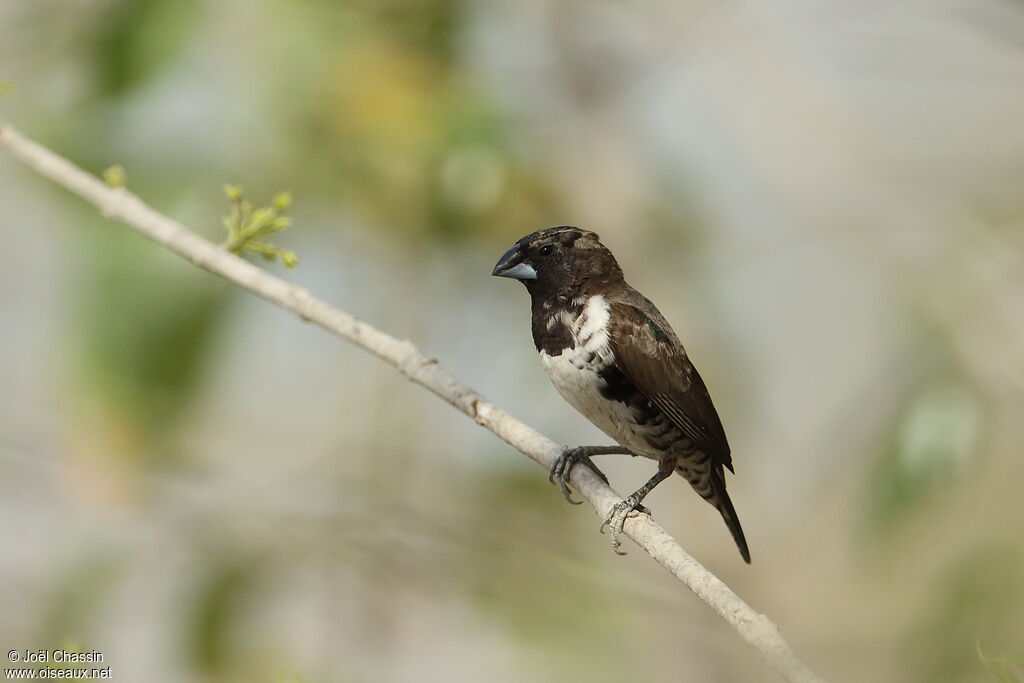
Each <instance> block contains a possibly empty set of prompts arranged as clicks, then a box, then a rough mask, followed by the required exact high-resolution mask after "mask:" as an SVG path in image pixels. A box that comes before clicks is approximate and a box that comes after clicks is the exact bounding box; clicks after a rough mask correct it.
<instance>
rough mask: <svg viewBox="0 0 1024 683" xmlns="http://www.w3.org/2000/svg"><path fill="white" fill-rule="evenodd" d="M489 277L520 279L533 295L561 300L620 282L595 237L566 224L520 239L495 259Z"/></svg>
mask: <svg viewBox="0 0 1024 683" xmlns="http://www.w3.org/2000/svg"><path fill="white" fill-rule="evenodd" d="M491 275H496V276H497V277H510V278H513V279H516V280H520V281H521V282H522V283H523V284H524V285H526V288H527V289H528V290H529V291H530V294H532V295H537V294H541V295H550V296H562V297H566V296H568V297H574V296H578V295H580V294H581V293H582V291H583V290H584V289H585V288H587V287H588V286H600V285H608V284H612V283H616V282H620V281H621V280H622V270H621V269H620V268H619V264H618V263H617V262H616V261H615V257H614V256H612V253H611V252H610V251H608V248H607V247H605V246H604V245H603V244H601V241H600V240H599V239H598V236H597V235H596V234H595V233H593V232H590V231H589V230H582V229H580V228H574V227H572V226H568V225H563V226H559V227H556V228H547V229H545V230H538V231H537V232H534V233H530V234H529V235H527V236H526V237H524V238H522V239H521V240H519V241H518V242H516V243H515V245H514V246H513V247H512V248H511V249H509V250H508V251H506V252H505V254H504V255H503V256H502V257H501V258H500V259H499V260H498V263H497V265H495V266H494V270H493V271H492V272H491Z"/></svg>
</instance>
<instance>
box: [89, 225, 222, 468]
mask: <svg viewBox="0 0 1024 683" xmlns="http://www.w3.org/2000/svg"><path fill="white" fill-rule="evenodd" d="M85 242H87V243H88V244H84V243H85ZM82 255H83V256H85V255H88V258H87V259H84V260H83V263H84V264H86V271H85V273H84V275H83V286H81V287H79V288H78V290H77V291H78V293H79V297H80V298H79V299H78V300H77V301H75V302H74V305H73V310H72V313H73V316H72V319H73V320H74V324H75V325H76V326H77V327H78V332H77V333H76V334H74V335H73V336H72V338H73V339H74V344H73V349H72V351H73V354H72V357H73V358H75V359H76V361H77V363H76V364H77V367H78V370H79V372H78V373H77V374H78V378H79V380H80V381H81V382H82V384H81V387H82V390H83V392H82V398H83V399H87V401H88V403H89V409H87V410H86V414H87V415H89V416H90V417H89V419H90V420H92V419H96V418H99V419H100V421H101V423H105V424H106V427H105V428H104V429H105V430H106V429H113V431H114V433H121V434H123V435H124V437H125V440H124V441H122V440H121V439H117V440H115V442H113V443H122V444H128V446H127V447H128V448H129V449H131V451H132V452H133V453H140V454H141V453H146V454H151V455H153V454H158V453H160V449H159V448H158V447H157V446H159V444H160V440H161V439H162V437H163V436H164V435H165V434H167V432H168V429H170V428H171V427H173V426H174V425H175V424H176V421H177V419H178V417H179V416H180V415H181V414H182V412H183V411H184V409H185V408H186V406H187V405H188V403H189V401H190V400H191V399H192V398H193V397H194V396H195V392H196V389H197V388H198V386H199V385H200V383H201V382H202V378H203V370H204V368H205V362H206V361H207V359H208V354H209V351H210V348H211V344H212V342H213V339H214V337H215V334H216V331H217V330H218V329H219V327H220V325H222V324H223V319H224V312H225V307H226V305H227V302H228V297H229V292H230V290H229V289H228V286H227V285H226V284H225V283H224V282H222V281H220V280H218V279H216V278H213V277H208V276H203V275H200V276H199V277H197V273H196V272H195V270H194V269H192V268H190V267H188V266H186V265H185V264H182V263H181V262H180V261H179V260H177V259H175V258H174V257H172V256H170V255H168V254H166V253H162V252H161V251H160V250H157V249H153V247H152V245H151V244H149V243H148V242H146V241H145V240H143V239H141V238H139V237H138V236H136V235H133V234H131V233H129V232H127V231H123V230H120V229H118V228H117V227H116V226H111V225H96V226H95V227H94V230H92V231H90V232H89V234H88V235H87V236H86V237H84V239H83V249H82ZM97 411H98V412H97Z"/></svg>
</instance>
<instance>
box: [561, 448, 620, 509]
mask: <svg viewBox="0 0 1024 683" xmlns="http://www.w3.org/2000/svg"><path fill="white" fill-rule="evenodd" d="M593 454H594V447H591V446H577V447H576V448H566V449H565V450H564V451H562V453H561V455H559V456H558V457H557V458H555V461H554V462H553V463H551V469H550V470H548V481H549V482H551V483H552V484H554V483H556V482H557V483H558V487H559V488H560V489H561V490H562V495H563V496H565V499H566V500H567V501H569V502H570V503H572V504H573V505H579V504H580V503H582V502H583V501H581V500H573V498H572V491H570V490H569V473H570V472H572V468H573V466H574V465H576V464H577V463H583V464H584V465H586V466H587V467H588V468H590V471H591V472H593V473H594V474H596V475H597V476H598V478H599V479H600V480H601V481H603V482H604V483H606V484H607V483H608V477H606V476H604V472H602V471H601V470H599V469H597V465H595V464H594V461H593V460H591V459H590V456H591V455H593Z"/></svg>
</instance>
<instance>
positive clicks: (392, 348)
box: [0, 124, 821, 683]
mask: <svg viewBox="0 0 1024 683" xmlns="http://www.w3.org/2000/svg"><path fill="white" fill-rule="evenodd" d="M0 144H2V145H3V146H4V147H6V148H7V151H8V152H9V153H10V154H11V155H12V156H14V157H15V158H16V159H18V160H19V161H21V162H22V163H24V164H26V165H27V166H29V167H31V168H32V169H34V170H35V171H36V172H38V173H39V174H40V175H43V176H45V177H46V178H49V179H50V180H52V181H53V182H55V183H57V184H58V185H62V186H63V187H65V188H67V189H68V190H70V191H71V192H73V193H75V194H77V195H79V196H80V197H82V198H83V199H85V200H86V201H88V202H90V203H92V204H94V205H95V206H96V207H98V208H99V210H100V211H101V212H102V213H103V215H104V216H106V217H107V218H111V219H114V220H117V221H120V222H122V223H124V224H126V225H128V226H129V227H130V228H132V229H134V230H136V231H137V232H140V233H142V234H143V235H145V236H146V237H148V238H149V239H151V240H153V241H154V242H156V243H158V244H161V245H163V246H165V247H167V248H168V249H170V250H171V251H173V252H174V253H176V254H178V255H179V256H181V257H182V258H184V259H186V260H188V261H191V262H192V263H194V264H195V265H197V266H199V267H200V268H203V269H204V270H207V271H209V272H211V273H214V274H215V275H219V276H221V277H223V278H225V279H227V280H230V281H231V282H233V283H235V284H236V285H238V286H240V287H243V288H244V289H247V290H249V291H250V292H252V293H253V294H256V295H258V296H261V297H263V298H264V299H266V300H267V301H270V302H272V303H274V304H277V305H278V306H280V307H281V308H283V309H285V310H287V311H291V312H292V313H295V314H296V315H297V316H299V317H300V318H301V319H303V320H305V321H307V322H311V323H314V324H316V325H319V326H320V327H322V328H324V329H325V330H327V331H328V332H331V333H332V334H334V335H336V336H338V337H340V338H342V339H344V340H345V341H348V342H351V343H353V344H355V345H356V346H359V347H360V348H363V349H365V350H366V351H369V352H370V353H372V354H374V355H375V356H377V357H379V358H381V359H383V360H384V361H386V362H388V363H390V364H391V365H393V366H395V367H396V368H397V369H398V371H399V372H401V373H402V374H403V375H405V376H406V377H408V378H409V379H410V380H411V381H413V382H415V383H416V384H419V385H421V386H423V387H425V388H427V389H428V390H430V391H431V392H433V393H434V394H436V395H437V396H439V397H440V398H442V399H444V400H445V401H447V402H448V403H449V404H451V405H452V406H454V407H455V408H457V409H458V410H460V411H461V412H463V413H464V414H466V415H467V416H469V417H471V418H473V420H474V421H476V423H477V424H479V425H481V426H482V427H484V428H486V429H488V430H490V431H491V432H493V433H494V434H495V435H497V436H498V437H499V438H500V439H502V440H503V441H505V442H506V443H508V444H510V445H511V446H513V447H514V448H516V449H517V450H519V451H521V452H522V453H523V454H525V455H526V456H527V457H529V458H530V459H532V460H534V461H535V462H537V463H538V464H540V465H542V466H543V467H545V468H550V467H551V464H552V462H553V461H554V459H555V458H556V457H557V456H558V455H559V454H560V453H561V451H562V447H561V446H559V445H558V444H556V443H555V442H553V441H551V440H550V439H548V438H547V437H545V436H544V435H542V434H540V433H539V432H537V431H536V430H534V429H532V428H531V427H529V426H527V425H526V424H524V423H522V422H520V421H519V420H517V419H516V418H514V417H512V416H511V415H509V414H508V413H506V412H504V411H503V410H501V409H500V408H498V407H497V406H495V405H494V404H493V403H490V402H489V401H486V400H485V399H484V398H483V397H482V396H480V395H479V394H478V393H476V392H475V391H473V390H472V389H470V388H469V387H467V386H466V385H464V384H462V383H461V382H459V381H458V380H457V379H455V377H453V376H452V375H450V374H448V373H447V372H446V371H444V370H442V369H441V368H440V367H439V366H438V365H437V362H436V361H435V360H432V359H429V358H427V357H426V356H424V355H423V354H421V353H420V352H419V350H418V349H417V348H416V347H415V346H414V345H413V344H412V343H411V342H409V341H405V340H400V339H396V338H395V337H392V336H391V335H389V334H386V333H384V332H381V331H380V330H378V329H377V328H375V327H373V326H372V325H369V324H367V323H365V322H363V321H361V320H359V319H357V318H355V317H353V316H351V315H349V314H348V313H345V312H343V311H340V310H338V309H336V308H333V307H332V306H330V305H328V304H327V303H326V302H324V301H322V300H321V299H318V298H316V297H314V296H313V295H311V294H310V293H309V292H308V291H307V290H305V289H303V288H302V287H299V286H297V285H294V284H291V283H289V282H287V281H285V280H283V279H281V278H279V277H277V276H275V275H271V274H270V273H268V272H266V271H264V270H261V269H259V268H257V267H256V266H254V265H252V264H250V263H249V262H247V261H245V260H243V259H241V258H239V257H237V256H235V255H234V254H231V253H230V252H228V251H226V250H224V249H221V248H219V247H217V246H216V245H214V244H213V243H211V242H209V241H207V240H205V239H203V238H202V237H199V236H198V235H196V234H195V233H193V232H191V231H190V230H188V229H187V228H185V226H183V225H181V224H180V223H178V222H176V221H174V220H171V219H170V218H168V217H166V216H164V215H162V214H160V213H158V212H157V211H155V210H153V209H152V208H150V207H149V206H148V205H146V204H145V203H144V202H143V201H142V200H140V199H139V198H138V197H136V196H135V195H133V194H132V193H130V192H128V191H127V190H126V189H125V188H123V187H111V186H109V185H107V184H106V183H104V182H102V181H101V180H99V179H98V178H96V177H95V176H92V175H90V174H89V173H86V172H85V171H83V170H82V169H80V168H78V167H77V166H75V165H74V164H72V163H71V162H69V161H68V160H66V159H64V158H63V157H61V156H59V155H57V154H55V153H53V152H51V151H50V150H48V149H47V148H45V147H43V146H41V145H39V144H37V143H35V142H33V141H32V140H30V139H28V138H26V137H24V136H23V135H21V134H20V133H18V132H17V131H15V130H14V129H13V128H11V127H10V126H7V125H4V124H0ZM571 483H572V485H573V487H574V488H575V489H576V490H577V491H578V492H579V493H580V495H582V496H583V497H584V498H586V499H587V500H588V501H590V503H591V505H593V506H594V510H595V511H596V512H597V515H598V517H601V518H604V516H605V515H606V514H607V513H608V512H609V511H610V510H611V508H612V506H613V505H614V504H615V503H617V502H619V501H621V500H622V498H621V497H620V496H619V495H618V494H617V493H616V492H615V491H614V490H612V489H611V488H610V487H609V486H607V485H606V484H605V483H604V482H602V481H601V480H600V479H599V478H598V477H597V476H596V475H595V474H594V473H593V472H591V471H590V470H589V469H588V468H586V467H575V468H573V470H572V476H571ZM624 531H625V534H626V535H627V536H628V537H629V538H631V539H632V540H633V541H634V542H635V543H636V544H637V545H639V546H640V547H641V548H643V549H644V551H646V552H647V554H648V555H650V556H651V557H652V558H654V560H655V561H657V562H658V564H660V565H661V566H662V567H664V568H665V569H666V570H667V571H668V572H669V573H670V574H672V576H674V577H676V578H677V579H678V580H679V581H681V582H682V583H684V584H685V585H686V586H687V587H688V588H690V590H692V591H693V592H694V593H696V594H697V597H699V598H700V599H701V600H703V601H704V602H705V603H706V604H707V605H708V606H709V607H711V608H712V609H713V610H714V611H716V612H718V614H719V615H721V616H722V618H723V619H725V620H726V621H727V622H728V623H729V624H730V625H732V627H733V628H734V629H736V631H737V632H738V633H739V634H740V636H741V637H742V638H743V639H744V640H746V641H747V642H748V643H750V644H751V645H752V646H753V647H754V648H755V649H757V651H758V652H759V653H760V654H761V656H762V657H763V658H764V660H765V661H766V662H767V663H768V664H769V665H770V666H771V667H772V668H774V669H775V670H776V671H777V672H778V673H779V674H781V675H782V677H783V678H784V679H785V680H787V681H791V682H793V683H818V682H820V681H821V679H820V678H818V676H817V675H815V674H814V672H812V671H811V670H810V669H809V668H808V667H807V666H806V665H805V664H804V663H803V662H802V661H800V659H799V658H798V657H797V656H796V654H795V653H794V652H793V651H792V650H791V649H790V647H789V645H787V644H786V642H785V640H783V638H782V635H781V634H780V633H779V629H778V627H776V626H775V624H774V623H772V622H771V621H770V620H769V619H768V618H767V617H766V616H764V615H763V614H760V613H758V612H756V611H754V610H753V609H752V608H751V607H750V606H749V605H747V603H745V602H743V600H741V599H740V598H739V596H737V595H736V594H735V593H734V592H733V591H732V590H731V589H730V588H729V587H728V586H726V585H725V584H724V583H723V582H722V581H721V580H720V579H718V578H717V577H716V576H715V575H714V574H712V573H711V572H709V571H708V570H707V569H705V568H704V567H703V566H702V565H701V564H699V563H698V562H697V561H696V560H694V559H693V558H692V557H691V556H690V555H689V554H688V553H687V552H686V551H685V550H683V548H682V547H681V546H680V545H679V544H678V543H677V542H676V541H675V539H673V538H672V537H671V536H670V535H669V534H668V533H667V532H666V531H665V530H664V529H662V528H661V527H660V526H659V525H658V524H656V523H655V522H654V520H652V519H651V518H650V517H649V516H648V515H636V516H631V517H630V518H629V519H628V520H627V521H626V525H625V529H624Z"/></svg>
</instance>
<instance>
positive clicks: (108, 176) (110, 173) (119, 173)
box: [103, 164, 128, 187]
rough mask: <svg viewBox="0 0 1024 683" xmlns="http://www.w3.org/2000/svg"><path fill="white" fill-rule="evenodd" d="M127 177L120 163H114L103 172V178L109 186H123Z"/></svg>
mask: <svg viewBox="0 0 1024 683" xmlns="http://www.w3.org/2000/svg"><path fill="white" fill-rule="evenodd" d="M127 179H128V177H127V174H126V173H125V172H124V169H123V168H121V166H120V164H114V165H113V166H111V167H110V168H108V169H107V170H106V171H104V172H103V180H104V181H105V182H106V183H107V185H110V186H111V187H124V184H125V181H126V180H127Z"/></svg>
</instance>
